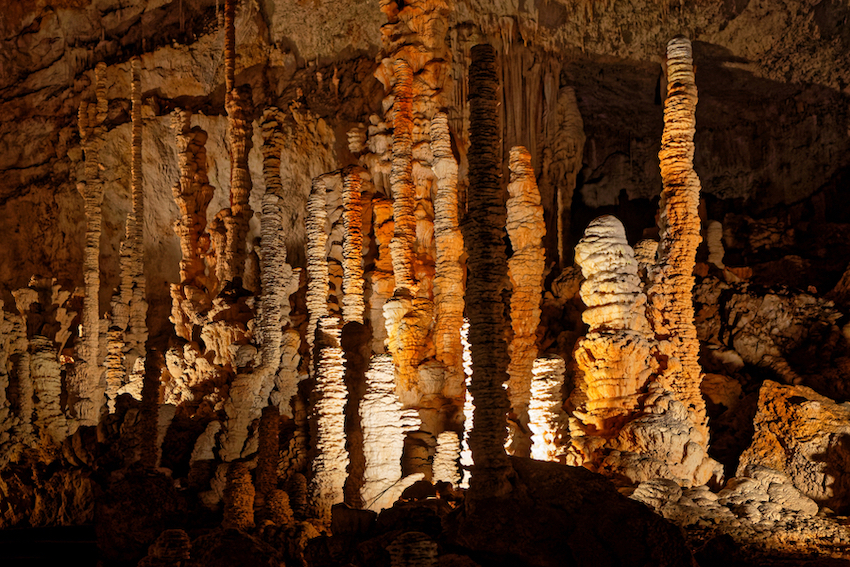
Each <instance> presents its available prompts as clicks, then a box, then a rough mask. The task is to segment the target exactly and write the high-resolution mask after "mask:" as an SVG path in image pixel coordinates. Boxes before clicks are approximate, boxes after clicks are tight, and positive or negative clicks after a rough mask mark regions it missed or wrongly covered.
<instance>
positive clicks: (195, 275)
mask: <svg viewBox="0 0 850 567" xmlns="http://www.w3.org/2000/svg"><path fill="white" fill-rule="evenodd" d="M191 119H192V114H191V113H190V112H188V111H185V110H177V111H175V113H174V115H173V118H172V126H173V128H174V131H175V135H176V137H177V157H178V164H179V166H180V180H179V182H178V183H177V184H176V185H174V187H173V188H172V190H171V191H172V194H173V196H174V200H175V201H176V202H177V206H178V207H179V209H180V218H179V219H178V220H177V222H176V223H175V224H174V230H175V232H177V235H178V236H179V237H180V251H181V252H182V259H181V260H180V283H179V284H172V286H171V297H172V301H173V306H172V312H171V321H172V323H174V329H175V332H176V333H177V335H178V336H179V337H182V338H183V339H186V340H192V338H193V333H192V329H193V327H194V326H195V325H197V324H200V322H201V321H200V319H199V314H200V313H202V312H203V311H206V310H207V309H209V307H210V306H211V305H212V297H211V296H212V294H213V293H215V289H216V287H217V283H216V279H215V277H214V274H213V271H212V270H210V274H205V272H206V268H207V264H206V261H205V260H206V258H207V255H208V250H209V244H210V237H209V235H208V234H207V232H206V227H207V207H208V206H209V204H210V201H211V200H212V197H213V192H214V191H215V189H214V188H213V187H212V185H210V184H209V179H208V177H207V152H206V148H205V144H206V141H207V133H206V132H204V131H203V130H202V129H201V128H200V127H199V126H195V127H192V126H191Z"/></svg>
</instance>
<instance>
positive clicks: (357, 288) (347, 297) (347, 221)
mask: <svg viewBox="0 0 850 567" xmlns="http://www.w3.org/2000/svg"><path fill="white" fill-rule="evenodd" d="M359 169H360V168H354V167H351V168H347V169H346V170H345V171H344V172H343V178H342V205H343V213H342V221H343V226H344V229H345V233H344V236H343V238H344V240H343V244H342V255H343V265H342V267H343V280H342V291H343V294H344V295H343V299H342V317H343V321H345V322H348V321H356V322H358V323H361V322H363V311H364V309H365V306H364V304H363V232H362V230H361V227H362V225H363V208H362V204H361V202H360V197H361V195H360V194H361V186H362V183H363V180H362V179H361V177H360V170H359Z"/></svg>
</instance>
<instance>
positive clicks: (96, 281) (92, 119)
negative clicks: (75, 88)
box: [74, 63, 109, 425]
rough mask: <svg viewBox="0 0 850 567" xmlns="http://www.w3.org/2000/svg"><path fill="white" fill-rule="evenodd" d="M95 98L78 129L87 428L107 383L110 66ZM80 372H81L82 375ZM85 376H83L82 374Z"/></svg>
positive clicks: (98, 80) (80, 387)
mask: <svg viewBox="0 0 850 567" xmlns="http://www.w3.org/2000/svg"><path fill="white" fill-rule="evenodd" d="M95 96H96V98H97V102H96V103H94V104H91V103H86V102H83V103H80V112H79V115H78V126H79V130H80V142H81V144H82V147H83V151H84V152H85V179H84V180H82V181H78V182H77V190H78V191H79V192H80V195H82V197H83V199H84V200H85V211H86V246H85V249H84V251H83V280H84V282H85V298H84V300H83V323H82V344H81V345H80V354H81V355H82V359H83V361H84V364H83V367H82V368H81V369H79V370H81V371H82V372H80V373H79V374H78V375H77V377H76V381H77V384H76V388H77V392H75V394H76V395H77V396H79V401H77V402H76V403H75V405H74V407H75V410H76V414H77V416H78V417H79V419H80V423H81V424H83V425H91V424H94V423H97V421H98V419H99V417H100V408H101V405H102V398H103V394H104V393H105V391H106V384H105V383H104V378H103V368H102V367H101V365H100V305H99V303H100V233H101V224H102V214H101V205H102V204H103V182H102V181H101V180H100V167H101V165H100V158H99V156H98V152H99V151H100V149H101V148H102V147H103V143H104V138H105V136H106V126H104V122H105V120H106V112H107V110H108V108H109V101H108V100H107V99H106V64H105V63H98V64H97V67H96V68H95ZM79 370H78V372H79ZM80 374H81V375H80Z"/></svg>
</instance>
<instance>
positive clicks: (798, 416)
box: [738, 380, 850, 510]
mask: <svg viewBox="0 0 850 567" xmlns="http://www.w3.org/2000/svg"><path fill="white" fill-rule="evenodd" d="M754 426H755V434H754V435H753V442H752V444H751V445H750V446H749V448H747V450H746V451H744V454H743V455H741V459H740V462H739V465H738V475H739V476H740V475H742V474H743V471H745V470H746V468H747V467H749V466H753V465H759V466H764V467H769V468H771V469H775V470H778V471H780V472H782V473H784V474H786V475H788V477H790V479H791V481H792V482H793V484H794V486H796V487H797V488H798V489H799V490H800V491H801V492H802V493H803V494H805V495H806V496H808V497H809V498H812V499H813V500H815V501H816V502H818V503H819V504H822V505H826V506H828V507H829V508H831V509H833V510H839V509H842V508H844V507H846V506H847V505H848V503H850V475H848V470H850V468H848V464H850V450H848V441H847V440H848V439H850V437H848V435H850V408H848V407H847V404H846V403H845V404H837V403H835V402H834V401H833V400H830V399H829V398H827V397H825V396H822V395H820V394H818V393H816V392H815V391H814V390H812V389H811V388H807V387H805V386H783V385H781V384H778V383H776V382H773V381H772V380H766V381H765V382H764V383H763V384H762V387H761V390H760V391H759V399H758V406H757V409H756V415H755V418H754Z"/></svg>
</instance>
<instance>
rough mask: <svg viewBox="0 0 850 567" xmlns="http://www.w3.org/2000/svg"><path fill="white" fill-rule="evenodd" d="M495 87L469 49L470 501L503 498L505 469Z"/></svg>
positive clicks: (486, 56)
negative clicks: (470, 62)
mask: <svg viewBox="0 0 850 567" xmlns="http://www.w3.org/2000/svg"><path fill="white" fill-rule="evenodd" d="M498 85H499V83H498V79H497V75H496V60H495V50H494V49H493V47H492V46H490V45H486V44H482V45H477V46H475V47H473V48H472V66H471V67H470V74H469V93H470V94H469V107H470V141H471V146H470V148H469V201H468V207H469V211H468V214H469V221H468V225H466V227H465V228H466V232H465V233H464V242H466V246H467V251H468V253H469V258H468V260H467V266H468V269H469V277H468V280H467V292H466V294H467V295H466V297H467V299H466V304H467V314H468V317H469V343H470V345H471V351H472V380H471V383H470V386H469V391H470V392H471V393H472V403H473V404H474V405H475V411H474V414H473V419H474V423H473V426H472V430H471V431H470V433H469V447H470V449H471V450H472V459H473V462H474V464H473V467H472V478H471V479H470V482H469V490H470V496H473V497H474V496H476V495H477V496H479V497H483V496H485V495H486V496H499V495H504V494H506V493H508V492H509V491H510V483H509V481H508V478H509V476H510V474H511V472H510V471H511V467H510V464H509V462H508V458H507V454H506V453H505V447H504V445H505V438H506V429H505V428H506V413H507V410H508V398H507V392H505V389H504V388H503V386H502V385H503V383H504V382H505V381H506V380H507V379H508V375H507V366H508V356H507V352H506V350H507V349H506V345H505V340H504V336H505V332H504V330H505V328H504V326H505V322H504V307H503V304H502V302H501V301H498V300H494V298H498V297H500V296H501V294H502V292H503V291H504V290H505V288H506V287H507V258H506V257H505V248H504V229H503V228H502V227H503V226H505V216H506V214H505V208H504V204H503V202H502V198H501V194H500V191H499V177H500V167H499V134H498V132H499V127H498V126H499V123H498V113H497V105H498V103H497V99H496V94H497V92H498Z"/></svg>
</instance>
